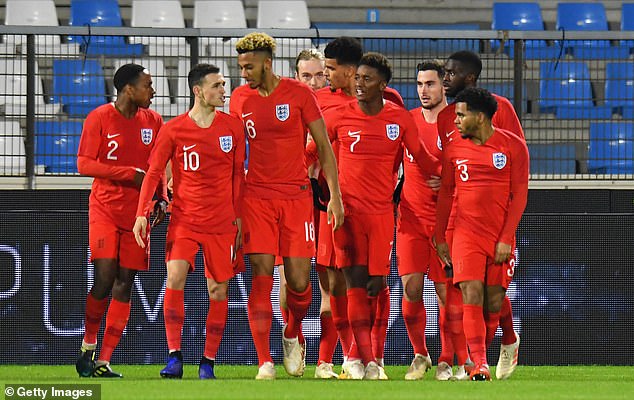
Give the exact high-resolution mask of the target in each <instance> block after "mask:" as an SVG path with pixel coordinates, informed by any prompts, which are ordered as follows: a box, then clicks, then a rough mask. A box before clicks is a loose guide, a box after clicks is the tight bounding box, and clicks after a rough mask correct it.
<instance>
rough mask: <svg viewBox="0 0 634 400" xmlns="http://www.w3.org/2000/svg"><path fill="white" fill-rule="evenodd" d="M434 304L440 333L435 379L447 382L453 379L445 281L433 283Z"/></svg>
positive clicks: (452, 351)
mask: <svg viewBox="0 0 634 400" xmlns="http://www.w3.org/2000/svg"><path fill="white" fill-rule="evenodd" d="M434 289H435V291H436V302H437V303H438V330H439V332H440V346H441V349H440V356H439V357H438V365H437V366H436V374H435V378H436V380H439V381H447V380H450V379H451V378H453V371H452V366H453V361H454V360H453V359H454V348H453V341H452V340H451V335H450V332H449V327H448V324H447V307H446V304H447V280H446V279H445V281H444V282H443V281H438V282H434Z"/></svg>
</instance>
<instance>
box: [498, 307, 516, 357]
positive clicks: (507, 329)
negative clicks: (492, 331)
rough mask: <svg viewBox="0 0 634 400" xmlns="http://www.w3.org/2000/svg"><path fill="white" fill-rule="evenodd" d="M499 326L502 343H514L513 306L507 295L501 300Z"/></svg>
mask: <svg viewBox="0 0 634 400" xmlns="http://www.w3.org/2000/svg"><path fill="white" fill-rule="evenodd" d="M500 328H502V344H504V345H509V344H513V343H515V340H516V338H515V328H514V327H513V307H512V306H511V300H510V299H509V297H508V296H504V300H502V309H501V310H500Z"/></svg>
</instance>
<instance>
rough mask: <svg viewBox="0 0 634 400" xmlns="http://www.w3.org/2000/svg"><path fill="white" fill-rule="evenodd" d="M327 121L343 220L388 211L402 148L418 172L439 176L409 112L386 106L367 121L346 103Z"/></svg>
mask: <svg viewBox="0 0 634 400" xmlns="http://www.w3.org/2000/svg"><path fill="white" fill-rule="evenodd" d="M326 121H327V125H328V136H329V137H330V140H331V141H337V142H339V157H338V158H339V182H340V185H341V195H342V199H343V202H344V206H345V210H346V213H347V214H355V213H356V214H374V213H383V212H390V211H391V210H392V209H393V205H392V193H393V191H394V182H395V179H396V176H395V170H394V165H395V163H396V161H397V159H398V161H400V159H399V156H400V150H401V146H402V145H403V144H404V145H405V147H407V149H408V150H409V151H410V153H411V154H412V155H413V156H414V157H415V159H416V161H417V163H418V164H419V165H421V167H422V168H423V170H425V171H428V172H429V173H436V174H438V173H439V172H438V169H439V167H440V163H439V161H438V159H436V157H434V156H432V155H431V154H430V153H429V151H428V150H427V148H426V147H425V145H424V144H423V143H422V142H421V141H420V140H419V138H418V133H417V128H416V123H415V122H414V120H413V118H412V117H411V115H410V114H409V112H408V111H407V110H405V109H404V108H402V107H400V106H398V105H396V104H394V103H392V102H390V101H387V102H385V105H384V107H383V109H382V110H381V112H379V113H378V114H377V115H372V116H369V115H366V114H365V113H363V111H361V109H360V108H359V105H358V103H357V102H356V101H355V102H350V103H347V104H344V105H343V106H341V107H338V108H334V109H332V110H330V111H329V112H328V113H327V114H326Z"/></svg>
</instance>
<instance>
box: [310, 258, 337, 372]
mask: <svg viewBox="0 0 634 400" xmlns="http://www.w3.org/2000/svg"><path fill="white" fill-rule="evenodd" d="M316 270H317V277H318V278H319V292H320V294H321V302H320V304H319V322H320V324H321V336H320V337H319V359H318V360H317V367H316V368H315V378H320V379H331V378H337V376H338V375H337V374H336V373H335V372H334V371H333V364H332V356H333V354H334V353H335V347H336V346H337V340H338V339H339V337H338V335H337V329H336V328H335V323H334V322H333V317H332V311H331V307H330V294H329V292H330V285H329V282H328V271H327V270H326V267H324V266H323V265H319V264H317V266H316Z"/></svg>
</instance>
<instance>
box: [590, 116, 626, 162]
mask: <svg viewBox="0 0 634 400" xmlns="http://www.w3.org/2000/svg"><path fill="white" fill-rule="evenodd" d="M633 156H634V125H632V124H631V123H627V122H593V123H591V124H590V146H589V147H588V172H590V173H592V174H631V173H634V160H633V158H632V157H633Z"/></svg>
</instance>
